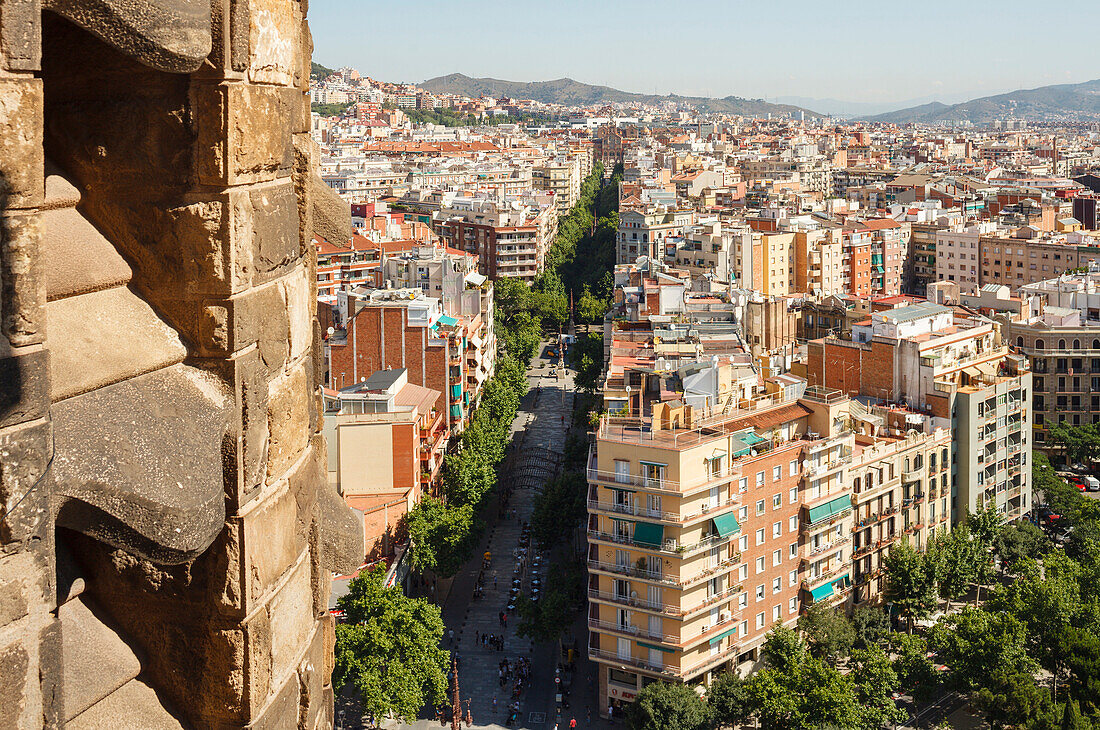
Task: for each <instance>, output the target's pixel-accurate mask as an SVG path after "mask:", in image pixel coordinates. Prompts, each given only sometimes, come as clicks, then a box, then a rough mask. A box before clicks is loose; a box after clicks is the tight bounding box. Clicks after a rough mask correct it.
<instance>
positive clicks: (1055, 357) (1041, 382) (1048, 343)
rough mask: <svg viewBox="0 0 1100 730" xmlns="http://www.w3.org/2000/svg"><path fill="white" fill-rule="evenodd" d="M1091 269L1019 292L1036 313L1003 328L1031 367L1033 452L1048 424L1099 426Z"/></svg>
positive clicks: (1099, 311)
mask: <svg viewBox="0 0 1100 730" xmlns="http://www.w3.org/2000/svg"><path fill="white" fill-rule="evenodd" d="M1091 268H1092V270H1091V271H1089V272H1087V273H1083V274H1073V275H1066V276H1061V277H1059V278H1057V279H1049V280H1047V281H1042V282H1037V283H1034V284H1029V285H1027V286H1024V287H1022V288H1021V289H1020V292H1019V293H1020V295H1021V296H1022V297H1025V298H1032V301H1033V302H1035V310H1036V311H1035V312H1034V313H1031V316H1027V317H1021V318H1016V319H1013V320H1011V321H1008V322H1007V323H1006V329H1007V339H1008V342H1009V343H1010V344H1012V345H1014V346H1015V347H1016V349H1017V350H1018V351H1019V352H1021V353H1023V354H1024V355H1026V356H1027V358H1028V360H1029V361H1030V363H1031V372H1032V386H1033V390H1034V394H1033V396H1032V401H1031V402H1032V407H1033V410H1034V416H1033V420H1034V424H1035V431H1034V434H1035V446H1036V448H1044V447H1045V446H1047V445H1048V440H1047V429H1049V427H1050V426H1051V425H1052V424H1055V423H1058V422H1065V423H1069V424H1071V425H1074V426H1077V425H1081V424H1085V423H1097V422H1100V274H1098V273H1097V269H1096V266H1095V265H1093V266H1092V267H1091Z"/></svg>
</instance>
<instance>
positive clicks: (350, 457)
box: [324, 369, 447, 560]
mask: <svg viewBox="0 0 1100 730" xmlns="http://www.w3.org/2000/svg"><path fill="white" fill-rule="evenodd" d="M441 395H442V393H440V392H438V391H435V390H432V389H430V388H424V387H421V386H418V385H414V384H412V383H409V382H408V373H407V371H406V370H404V369H398V370H379V371H377V372H375V373H372V374H371V376H370V377H369V378H367V379H366V380H365V381H364V382H359V383H355V384H353V385H349V386H347V387H346V388H343V389H341V390H339V391H335V390H331V389H326V390H325V393H324V401H325V412H324V434H325V439H326V441H327V443H328V478H329V483H331V484H334V485H335V486H336V487H337V489H338V491H339V493H340V494H342V495H343V496H344V500H345V501H346V502H347V503H348V505H349V506H351V507H353V508H355V509H357V510H359V511H361V512H362V513H363V515H364V529H365V531H366V546H367V559H368V560H371V559H376V558H379V557H381V556H383V555H388V554H390V553H391V551H392V548H393V543H394V538H395V532H396V530H397V526H398V524H400V522H401V520H402V519H403V518H404V516H405V515H407V514H408V513H409V511H410V510H411V509H412V508H413V507H415V506H416V505H417V504H418V503H419V502H420V500H421V498H422V496H423V495H424V494H437V493H438V487H439V472H440V468H441V466H442V464H443V456H444V453H445V450H446V446H447V427H446V423H447V421H446V418H445V416H444V415H443V412H442V411H441V410H439V409H438V408H437V406H436V404H437V402H438V400H439V397H440V396H441Z"/></svg>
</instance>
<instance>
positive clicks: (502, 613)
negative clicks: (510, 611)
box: [497, 611, 504, 626]
mask: <svg viewBox="0 0 1100 730" xmlns="http://www.w3.org/2000/svg"><path fill="white" fill-rule="evenodd" d="M497 621H498V622H499V623H500V625H501V626H503V625H504V611H501V612H500V613H498V614H497Z"/></svg>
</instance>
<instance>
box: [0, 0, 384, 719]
mask: <svg viewBox="0 0 1100 730" xmlns="http://www.w3.org/2000/svg"><path fill="white" fill-rule="evenodd" d="M120 1H123V0H120ZM78 4H79V3H78ZM305 13H306V3H305V2H304V1H302V2H299V1H298V0H249V1H248V2H244V1H243V0H214V2H213V3H212V7H211V17H212V26H211V34H210V35H211V41H212V43H211V46H212V49H211V52H210V54H209V56H208V57H207V58H206V60H205V61H204V62H203V63H202V64H201V66H200V67H199V68H198V69H197V70H194V71H192V72H190V73H178V72H171V71H163V70H156V69H154V68H150V67H149V66H147V65H145V64H144V63H142V62H140V61H141V60H142V59H140V58H135V57H134V54H132V53H128V52H127V51H128V50H129V49H127V48H124V47H123V48H119V47H115V46H117V45H118V44H115V46H112V45H109V44H108V43H106V42H104V41H103V40H100V38H98V37H96V36H95V35H93V34H92V33H89V32H88V31H87V30H85V29H84V28H80V27H77V26H76V25H75V24H73V23H71V22H69V21H68V20H64V19H61V18H60V17H57V16H55V15H53V14H52V13H51V12H50V11H49V10H45V11H44V10H43V9H42V8H41V7H40V5H39V3H38V2H32V1H30V0H0V211H2V217H0V221H2V228H0V282H2V288H0V327H2V329H0V333H2V335H3V336H2V337H0V729H6V728H9V727H10V728H40V727H53V726H63V725H64V724H65V714H66V713H65V696H66V686H65V685H66V681H70V680H69V678H68V677H67V676H66V675H65V672H64V671H63V668H64V667H65V666H66V660H67V657H66V650H65V649H63V646H67V644H66V643H65V642H63V638H64V637H63V633H64V628H65V627H64V623H63V622H62V621H60V620H59V619H58V605H59V603H61V602H63V601H64V600H65V598H64V596H63V595H59V592H58V587H57V586H58V582H59V581H58V571H59V567H58V565H59V564H60V562H63V561H64V560H65V559H66V558H59V557H58V555H59V550H62V549H63V552H64V555H66V556H67V555H71V556H73V560H74V562H75V563H76V564H77V566H78V567H79V569H80V570H81V571H82V574H83V575H84V576H86V578H87V588H86V591H87V594H88V595H89V596H91V597H92V598H93V599H94V601H95V603H96V605H98V606H100V607H102V609H103V612H104V614H105V619H104V620H105V621H108V622H109V623H111V624H112V625H113V626H115V627H117V629H118V631H119V632H120V634H121V635H123V636H125V637H126V638H127V640H128V641H129V642H132V644H133V646H134V649H135V652H136V653H137V654H138V655H139V656H140V657H141V660H142V667H143V670H142V672H143V676H144V677H145V678H146V679H147V681H148V683H149V684H150V685H152V686H153V687H154V688H155V689H156V691H157V694H158V696H159V697H160V698H161V699H162V700H163V701H164V702H165V705H166V706H170V707H171V708H172V711H173V712H174V713H175V714H176V716H177V717H178V718H179V719H180V720H181V722H182V724H183V725H184V726H187V727H196V728H227V727H272V728H276V727H277V728H290V727H298V728H320V727H331V723H332V719H331V711H332V689H331V686H330V683H329V678H330V675H331V671H332V667H331V653H332V644H333V641H334V638H333V631H332V628H333V627H332V623H331V619H330V617H329V616H328V614H327V601H328V596H329V583H330V575H331V572H332V571H334V570H336V571H341V572H342V571H347V570H350V569H353V568H354V567H355V566H357V565H358V564H359V563H360V561H361V559H362V557H363V546H362V529H361V527H360V528H356V525H355V517H354V516H353V515H352V514H351V513H350V512H349V510H347V508H346V507H345V506H344V505H343V502H342V500H341V499H340V498H339V496H338V495H336V494H335V492H334V491H333V490H332V488H331V487H329V486H328V485H327V482H326V478H325V471H324V464H325V461H326V455H325V442H324V440H323V438H322V437H321V435H320V428H321V422H320V414H321V402H320V391H319V388H318V383H319V381H320V378H319V375H320V373H319V368H320V344H319V342H320V339H319V330H318V328H317V327H316V325H315V313H316V312H315V310H316V262H315V255H314V253H313V248H312V246H311V245H310V241H311V236H312V232H313V201H312V195H311V192H310V190H311V180H312V175H313V171H312V160H311V142H310V138H309V133H308V129H309V98H308V79H309V68H310V56H311V40H310V36H309V30H308V27H307V24H306V20H305ZM138 55H140V54H138ZM47 158H48V159H49V161H50V163H51V164H56V165H57V166H58V167H59V168H61V169H62V170H63V171H64V173H65V174H66V175H67V177H68V179H69V180H71V181H72V182H73V184H74V185H76V186H77V187H78V188H79V189H80V190H81V191H82V193H83V198H82V202H81V204H80V206H79V210H80V212H81V214H82V215H83V216H84V217H85V218H87V219H88V220H89V221H91V222H92V223H93V224H94V226H95V227H96V229H98V230H99V231H100V232H101V233H102V234H103V236H104V237H105V238H106V239H107V240H108V241H109V242H110V243H111V244H112V245H113V246H114V247H115V248H116V249H117V250H118V252H119V253H120V254H121V255H122V256H123V257H124V258H125V260H126V262H127V263H128V264H129V266H130V267H131V269H132V271H133V278H132V281H131V282H130V288H131V290H132V291H134V292H135V293H136V294H137V295H138V296H139V297H141V298H142V299H143V300H144V301H146V302H148V304H149V305H151V307H152V308H153V310H155V312H156V313H157V315H159V316H160V317H161V318H162V319H163V320H164V321H165V322H167V324H169V325H170V326H171V327H172V328H173V329H174V330H175V331H176V332H177V333H178V334H179V337H180V339H181V340H182V342H183V343H184V345H185V346H186V350H187V355H186V361H185V364H186V365H187V366H189V367H192V368H196V369H197V370H199V371H202V372H205V373H208V374H211V375H212V376H214V379H213V382H216V383H217V385H218V387H219V388H221V389H222V390H223V391H224V393H223V394H222V395H224V397H225V399H226V402H228V403H229V404H230V405H229V408H228V425H227V427H226V430H225V434H224V436H222V437H221V465H220V466H221V469H220V471H221V474H222V475H223V480H224V481H223V487H224V504H225V519H224V526H223V529H222V530H221V532H220V533H219V534H218V535H217V537H216V538H215V539H214V541H213V543H212V544H210V545H209V547H207V548H206V549H205V550H203V551H202V552H201V554H199V555H198V556H197V557H194V558H193V559H189V560H186V561H185V562H182V563H178V564H176V563H173V564H165V563H164V561H161V560H158V558H157V557H156V556H155V555H153V556H150V555H149V554H142V552H141V551H140V550H136V551H135V550H131V549H127V548H126V547H125V546H120V545H119V544H106V543H105V542H103V541H101V540H99V539H97V537H96V536H95V535H93V534H80V533H79V531H74V530H70V529H66V528H61V527H58V525H57V524H56V523H55V521H56V520H57V515H58V513H59V511H61V510H62V509H64V508H65V504H66V502H65V499H64V498H63V497H62V496H60V495H61V494H63V493H65V492H66V489H65V487H66V485H64V484H60V483H58V479H56V478H55V476H54V475H55V472H56V468H54V467H52V466H51V457H52V456H55V454H54V453H53V451H52V440H51V397H50V370H49V366H48V358H49V352H50V348H51V341H50V339H49V335H50V333H49V332H47V331H45V327H44V324H43V322H44V315H43V312H44V310H45V308H46V306H47V305H46V291H45V285H44V284H43V277H44V272H43V266H44V263H43V254H42V250H41V248H42V230H41V226H40V225H39V220H40V217H41V215H42V214H41V212H40V211H39V208H40V207H41V206H42V205H43V201H44V185H45V183H44V179H45V174H46V173H45V172H44V170H45V169H46V164H47V163H46V160H47ZM87 326H88V327H95V326H96V323H94V322H89V323H88V324H87ZM55 346H56V345H55ZM148 407H149V408H152V409H155V408H156V407H157V404H156V403H149V404H148ZM174 447H177V444H176V443H173V440H172V439H171V438H169V439H166V442H165V443H164V444H163V448H164V449H165V450H166V451H170V450H172V449H173V448H174ZM154 456H155V455H154ZM124 519H125V518H123V520H124ZM356 533H357V534H356ZM64 590H65V586H62V592H64ZM71 666H72V664H70V667H71ZM70 674H71V672H70Z"/></svg>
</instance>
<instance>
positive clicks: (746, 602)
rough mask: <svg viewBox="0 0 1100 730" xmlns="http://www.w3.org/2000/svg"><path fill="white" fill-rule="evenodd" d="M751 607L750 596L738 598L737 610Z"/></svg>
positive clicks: (743, 595)
mask: <svg viewBox="0 0 1100 730" xmlns="http://www.w3.org/2000/svg"><path fill="white" fill-rule="evenodd" d="M748 605H749V594H748V593H742V594H740V595H738V596H737V608H738V609H742V608H745V607H746V606H748Z"/></svg>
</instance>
